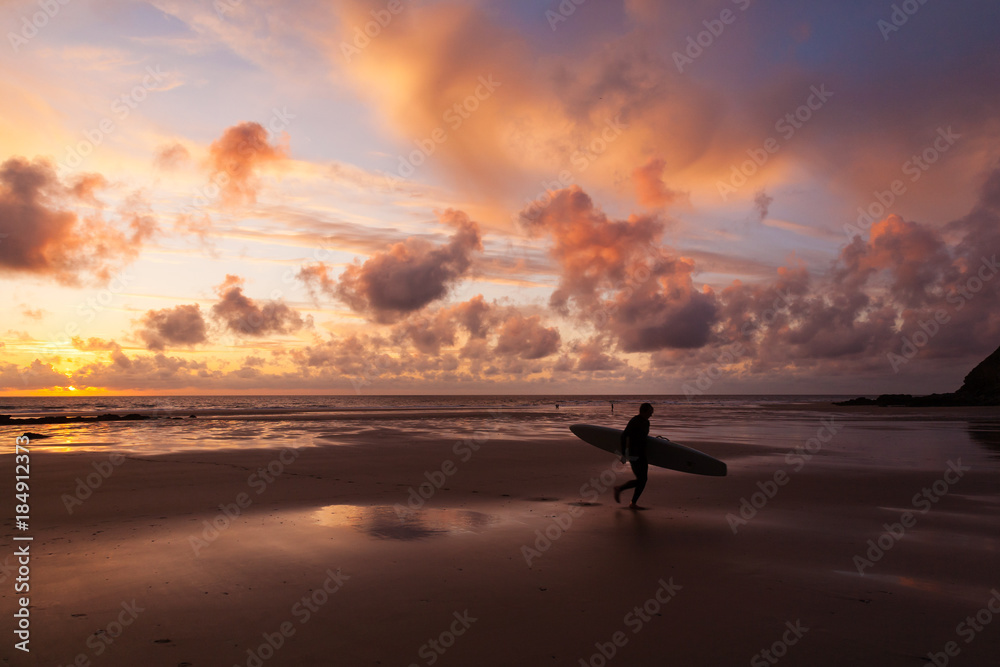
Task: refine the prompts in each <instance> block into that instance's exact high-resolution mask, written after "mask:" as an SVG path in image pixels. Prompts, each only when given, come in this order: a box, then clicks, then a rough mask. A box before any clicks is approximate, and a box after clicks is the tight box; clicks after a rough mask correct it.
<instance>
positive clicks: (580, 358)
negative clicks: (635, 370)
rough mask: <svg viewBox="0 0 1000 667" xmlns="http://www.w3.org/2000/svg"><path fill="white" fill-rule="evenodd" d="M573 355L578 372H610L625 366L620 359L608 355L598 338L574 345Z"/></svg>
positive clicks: (602, 342) (603, 343) (603, 344)
mask: <svg viewBox="0 0 1000 667" xmlns="http://www.w3.org/2000/svg"><path fill="white" fill-rule="evenodd" d="M573 353H574V354H575V355H576V370H578V371H610V370H615V369H616V368H622V367H623V366H625V365H626V364H625V362H624V361H622V360H621V359H618V358H616V357H613V356H611V355H610V354H608V350H607V348H606V345H605V342H604V341H603V340H602V339H601V338H600V337H599V336H594V337H592V338H590V339H588V340H586V341H582V342H577V343H575V344H574V345H573ZM565 370H569V368H566V369H565Z"/></svg>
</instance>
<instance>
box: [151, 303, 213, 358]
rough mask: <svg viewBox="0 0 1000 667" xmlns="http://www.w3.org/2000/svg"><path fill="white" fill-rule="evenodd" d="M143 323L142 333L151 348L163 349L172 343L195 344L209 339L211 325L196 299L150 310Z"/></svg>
mask: <svg viewBox="0 0 1000 667" xmlns="http://www.w3.org/2000/svg"><path fill="white" fill-rule="evenodd" d="M140 324H141V329H139V331H138V335H139V338H141V339H142V341H143V342H144V343H145V344H146V349H147V350H153V351H156V352H161V351H163V350H164V349H165V348H166V347H167V346H168V345H171V346H173V345H184V346H192V345H198V344H199V343H204V342H206V341H207V340H208V325H207V323H206V322H205V318H204V317H203V316H202V313H201V307H200V306H199V305H198V304H196V303H195V304H182V305H179V306H174V307H173V308H163V309H161V310H148V311H146V313H145V314H144V315H143V316H142V320H141V323H140Z"/></svg>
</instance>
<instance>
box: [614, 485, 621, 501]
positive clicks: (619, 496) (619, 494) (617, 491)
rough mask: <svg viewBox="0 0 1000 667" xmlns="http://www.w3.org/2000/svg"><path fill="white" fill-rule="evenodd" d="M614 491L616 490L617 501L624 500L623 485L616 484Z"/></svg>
mask: <svg viewBox="0 0 1000 667" xmlns="http://www.w3.org/2000/svg"><path fill="white" fill-rule="evenodd" d="M614 492H615V502H616V503H620V502H621V501H622V487H620V486H616V487H615V488H614Z"/></svg>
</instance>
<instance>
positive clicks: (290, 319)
mask: <svg viewBox="0 0 1000 667" xmlns="http://www.w3.org/2000/svg"><path fill="white" fill-rule="evenodd" d="M243 283H244V280H243V278H240V277H239V276H234V275H227V276H226V279H225V280H224V281H223V282H222V284H221V285H219V286H218V287H216V292H217V293H218V295H219V302H218V303H216V304H215V305H213V306H212V316H213V317H215V318H217V319H219V320H221V321H222V323H223V325H224V326H225V327H226V328H227V329H228V330H229V331H231V332H232V333H235V334H237V335H240V336H250V337H254V338H259V337H261V336H266V335H268V334H287V333H292V332H295V331H298V330H299V329H302V328H303V327H311V326H312V318H311V317H307V318H305V319H303V318H302V316H301V315H299V313H298V312H297V311H296V310H295V309H294V308H291V307H290V306H288V305H287V304H285V303H283V302H282V301H280V300H272V301H265V302H263V303H258V302H257V301H254V300H253V299H251V298H250V297H248V296H246V295H245V294H243Z"/></svg>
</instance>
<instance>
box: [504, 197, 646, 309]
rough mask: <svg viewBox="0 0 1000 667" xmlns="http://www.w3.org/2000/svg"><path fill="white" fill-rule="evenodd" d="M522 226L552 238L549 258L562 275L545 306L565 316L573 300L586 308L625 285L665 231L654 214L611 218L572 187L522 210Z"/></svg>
mask: <svg viewBox="0 0 1000 667" xmlns="http://www.w3.org/2000/svg"><path fill="white" fill-rule="evenodd" d="M521 222H522V224H523V225H524V226H525V227H526V228H527V229H528V230H529V231H530V232H532V233H534V234H542V233H544V234H549V235H550V236H551V237H552V241H553V245H552V247H551V248H550V254H551V256H552V257H553V258H554V259H555V260H556V261H557V262H558V263H559V265H560V268H561V276H560V280H559V287H558V288H557V289H556V291H555V292H553V293H552V296H551V298H550V301H549V302H550V305H552V307H553V308H555V309H556V310H558V311H560V312H564V313H565V312H568V307H569V301H570V300H571V299H573V300H575V301H576V302H577V305H578V306H581V307H587V306H591V305H593V304H594V302H595V300H596V299H597V298H598V297H599V294H600V292H601V291H602V290H604V289H607V288H612V287H614V288H621V287H623V286H624V284H625V283H626V282H627V280H628V274H627V269H628V268H630V267H631V266H634V265H635V264H636V263H637V262H639V261H641V260H642V259H643V258H644V257H646V256H647V255H649V253H650V252H651V249H652V247H653V244H654V243H655V242H656V241H658V240H659V238H660V236H661V234H662V233H663V228H664V225H663V223H662V222H661V221H660V220H659V219H658V218H656V217H653V216H635V215H633V216H630V217H629V218H628V219H627V220H611V219H610V218H608V216H607V215H605V213H604V212H603V211H601V210H600V209H599V208H597V207H596V206H595V205H594V202H593V201H592V200H591V198H590V197H589V196H588V195H587V193H585V192H584V191H583V190H582V189H580V187H579V186H576V185H574V186H571V187H569V188H565V189H563V190H559V191H557V192H555V194H553V195H552V196H551V199H550V201H549V202H548V203H547V204H546V205H545V206H542V207H538V206H535V205H531V206H529V207H527V208H526V209H524V210H523V211H522V212H521Z"/></svg>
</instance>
